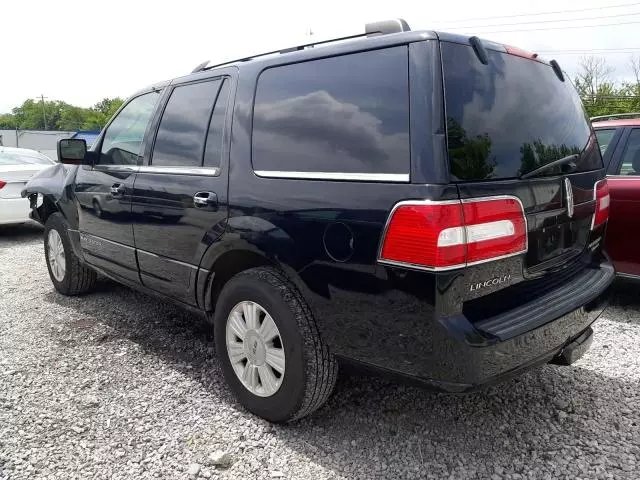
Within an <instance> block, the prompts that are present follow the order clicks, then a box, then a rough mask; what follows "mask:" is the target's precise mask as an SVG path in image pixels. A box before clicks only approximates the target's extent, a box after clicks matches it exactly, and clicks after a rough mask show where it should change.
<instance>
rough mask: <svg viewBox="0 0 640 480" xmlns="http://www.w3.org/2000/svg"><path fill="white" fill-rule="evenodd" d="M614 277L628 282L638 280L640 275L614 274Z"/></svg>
mask: <svg viewBox="0 0 640 480" xmlns="http://www.w3.org/2000/svg"><path fill="white" fill-rule="evenodd" d="M616 277H619V278H626V279H628V280H640V275H634V274H632V273H624V272H616Z"/></svg>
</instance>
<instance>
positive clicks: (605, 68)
mask: <svg viewBox="0 0 640 480" xmlns="http://www.w3.org/2000/svg"><path fill="white" fill-rule="evenodd" d="M612 73H613V68H611V67H610V66H609V65H608V64H607V62H606V60H605V59H604V58H602V57H596V56H593V55H591V56H587V57H581V58H580V60H579V63H578V74H577V76H576V82H575V83H576V88H577V89H578V93H579V94H580V97H582V98H583V99H585V98H586V99H589V98H592V99H594V98H595V97H596V96H597V95H598V92H599V91H600V90H601V89H602V88H606V87H607V86H609V87H610V86H612V83H611V80H610V79H611V74H612Z"/></svg>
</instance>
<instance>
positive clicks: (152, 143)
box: [23, 21, 614, 422]
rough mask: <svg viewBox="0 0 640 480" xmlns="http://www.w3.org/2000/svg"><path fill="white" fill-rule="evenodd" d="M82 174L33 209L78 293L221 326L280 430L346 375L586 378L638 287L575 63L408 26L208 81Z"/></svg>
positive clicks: (110, 136) (192, 86) (62, 149)
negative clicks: (167, 304)
mask: <svg viewBox="0 0 640 480" xmlns="http://www.w3.org/2000/svg"><path fill="white" fill-rule="evenodd" d="M59 157H60V159H61V161H62V162H63V165H57V166H53V167H52V168H50V169H48V170H46V171H45V172H43V173H42V174H40V175H39V176H38V177H34V179H33V180H31V181H30V182H29V184H28V185H27V186H26V188H25V191H24V192H23V195H25V196H29V198H31V205H32V208H33V213H32V216H33V218H34V219H37V220H38V221H40V222H42V223H43V224H44V225H45V227H46V228H45V254H46V260H47V263H48V267H49V273H50V275H51V280H52V281H53V284H54V285H55V288H56V289H57V290H58V291H59V292H61V293H63V294H66V295H75V294H80V293H84V292H87V291H88V290H90V289H91V287H92V286H93V284H94V282H95V279H96V272H100V273H102V274H104V275H106V276H108V277H111V278H113V279H115V280H116V281H118V282H121V283H123V284H126V285H130V286H132V287H134V288H136V289H139V290H141V291H143V292H148V293H151V294H157V295H160V296H162V297H164V298H168V299H171V300H172V301H174V302H176V303H179V304H181V305H184V306H185V307H187V308H189V309H192V310H194V311H197V312H199V313H201V314H203V315H205V316H206V317H207V318H208V319H210V321H211V322H212V324H213V329H214V335H215V342H216V346H217V351H218V356H219V359H220V361H221V362H222V366H223V370H224V374H225V377H226V380H227V381H228V383H229V385H230V387H231V389H232V390H233V391H234V392H235V394H236V395H237V397H238V399H239V400H240V402H241V403H242V404H243V405H245V406H246V408H247V409H249V410H250V411H251V412H254V413H255V414H257V415H260V416H262V417H264V418H266V419H268V420H270V421H274V422H283V421H289V420H294V419H297V418H301V417H303V416H305V415H307V414H309V413H311V412H313V411H314V410H315V409H317V408H318V407H319V406H321V405H322V404H323V402H325V401H326V399H327V398H328V397H329V395H330V394H331V391H332V389H333V386H334V383H335V380H336V375H337V371H338V365H339V364H349V365H355V366H358V365H359V366H368V367H374V368H375V369H377V370H378V371H384V372H387V373H390V374H396V375H397V374H400V375H402V376H404V377H405V378H409V379H413V380H416V381H419V382H421V383H422V384H425V385H427V386H431V387H434V388H436V389H440V390H444V391H448V392H462V391H467V390H470V389H472V388H474V387H477V386H480V385H482V384H486V383H488V382H491V381H494V380H499V379H503V378H505V377H507V376H510V375H512V374H514V373H517V372H519V371H521V370H522V369H524V368H527V367H530V366H533V365H536V364H542V363H545V362H550V361H552V362H556V363H565V364H569V363H571V362H573V361H574V360H575V359H577V358H578V357H580V355H581V354H582V353H583V352H584V351H585V350H586V349H587V347H588V345H589V344H590V341H591V335H592V330H591V328H590V325H591V324H592V323H593V322H594V320H595V319H596V318H597V317H598V315H599V314H600V313H601V311H602V309H603V308H604V303H605V302H604V301H603V299H604V298H605V297H606V291H607V290H608V287H609V285H610V283H611V281H612V279H613V277H614V271H613V268H612V266H611V264H610V262H609V261H608V260H607V258H606V256H605V254H604V253H603V251H602V243H603V242H602V239H603V235H604V231H605V227H606V221H607V216H608V188H607V184H606V180H604V177H605V174H604V171H603V168H602V158H601V156H600V151H599V149H598V145H597V141H596V139H595V136H594V133H593V130H592V129H591V127H590V124H589V121H588V119H587V118H586V117H585V113H584V111H583V108H582V105H581V102H580V100H579V98H578V96H577V95H576V92H575V90H574V88H573V86H572V85H571V83H570V82H569V80H568V79H567V78H566V77H565V76H564V74H563V72H562V70H561V69H560V68H559V66H558V64H557V63H556V62H555V61H551V62H546V61H543V60H541V59H540V58H538V57H537V56H536V55H535V54H529V53H527V52H524V51H521V50H518V49H515V48H512V47H508V46H504V45H499V44H496V43H492V42H488V41H483V40H480V39H478V38H477V37H471V38H469V37H463V36H459V35H451V34H444V33H436V32H431V31H421V32H411V31H409V29H408V26H407V25H406V23H405V22H404V21H394V22H380V23H377V24H371V25H368V26H367V29H366V33H365V34H362V35H355V36H353V37H347V38H342V39H337V40H332V41H330V42H322V43H316V44H313V45H303V46H299V47H295V48H291V49H287V50H282V51H279V52H270V53H268V54H264V55H258V56H256V57H252V58H244V59H240V60H236V61H232V62H228V63H225V64H222V65H215V66H206V65H201V66H199V67H198V68H196V70H195V71H194V72H192V73H191V74H190V75H187V76H184V77H180V78H176V79H174V80H172V81H168V82H164V83H159V84H157V85H153V86H152V87H150V88H147V89H144V90H142V91H140V92H138V93H136V94H135V95H134V96H133V97H131V98H130V99H129V100H128V101H127V102H126V103H125V104H124V105H123V106H122V108H121V109H120V110H119V112H118V113H117V114H116V115H115V116H114V118H113V119H112V120H111V122H110V123H109V124H108V125H107V126H106V128H105V129H104V130H103V132H102V133H101V136H100V138H99V140H98V141H96V143H95V146H94V147H93V148H92V149H91V151H86V146H85V144H84V142H83V141H82V140H73V139H70V140H62V141H61V142H60V143H59ZM73 164H75V165H73Z"/></svg>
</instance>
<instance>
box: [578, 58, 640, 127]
mask: <svg viewBox="0 0 640 480" xmlns="http://www.w3.org/2000/svg"><path fill="white" fill-rule="evenodd" d="M629 63H630V66H631V69H632V71H633V73H634V76H635V81H632V82H622V83H617V82H614V81H612V80H611V78H610V77H611V74H612V72H613V69H612V68H611V67H609V66H608V65H607V63H606V61H605V60H604V59H603V58H600V57H593V56H591V57H584V58H581V59H580V66H579V70H578V74H577V75H576V78H575V81H574V83H575V86H576V89H577V90H578V94H579V95H580V98H581V99H582V103H583V104H584V107H585V110H586V111H587V114H588V115H589V117H595V116H598V115H614V114H617V113H633V112H639V111H640V57H631V58H630V62H629Z"/></svg>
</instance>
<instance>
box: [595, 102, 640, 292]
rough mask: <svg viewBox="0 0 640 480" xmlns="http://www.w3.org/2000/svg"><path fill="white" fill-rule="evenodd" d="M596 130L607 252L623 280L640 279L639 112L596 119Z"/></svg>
mask: <svg viewBox="0 0 640 480" xmlns="http://www.w3.org/2000/svg"><path fill="white" fill-rule="evenodd" d="M592 120H593V128H594V129H595V131H596V136H597V137H598V143H599V144H600V150H601V152H602V157H603V159H604V163H605V167H606V169H607V183H608V184H609V195H610V196H611V217H610V219H609V226H608V227H607V231H608V233H607V240H606V245H605V247H606V250H607V253H608V254H609V255H610V256H611V260H612V261H613V264H614V266H615V268H616V272H617V274H618V275H619V276H620V277H623V278H629V279H633V280H638V279H640V252H639V251H638V246H637V244H636V241H635V235H633V234H632V233H633V232H638V231H640V113H630V114H623V115H607V116H604V117H595V118H593V119H592Z"/></svg>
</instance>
